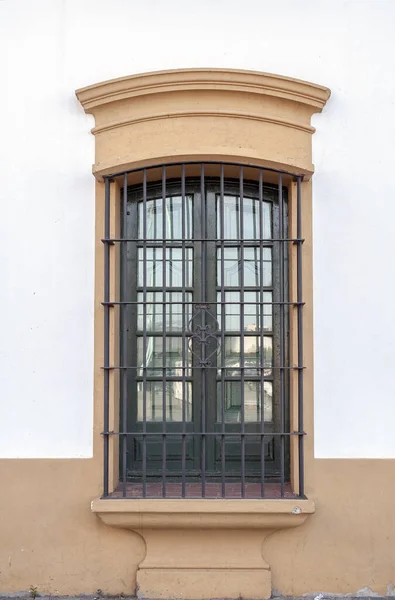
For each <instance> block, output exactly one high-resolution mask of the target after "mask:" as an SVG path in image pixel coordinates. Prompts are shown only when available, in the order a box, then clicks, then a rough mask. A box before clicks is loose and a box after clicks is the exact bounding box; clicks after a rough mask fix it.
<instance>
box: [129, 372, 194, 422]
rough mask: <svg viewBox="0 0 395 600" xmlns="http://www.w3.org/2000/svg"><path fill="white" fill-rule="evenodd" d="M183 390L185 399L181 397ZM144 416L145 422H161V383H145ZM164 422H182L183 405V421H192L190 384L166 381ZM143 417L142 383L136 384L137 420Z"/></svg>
mask: <svg viewBox="0 0 395 600" xmlns="http://www.w3.org/2000/svg"><path fill="white" fill-rule="evenodd" d="M183 389H185V398H184V396H183ZM145 396H146V398H145V400H146V404H145V414H146V420H147V421H162V420H163V382H162V381H147V383H146V393H145ZM165 402H166V421H167V422H172V421H173V422H175V421H176V422H180V421H182V413H183V404H184V403H185V408H184V410H185V420H186V421H191V419H192V388H191V384H190V383H188V382H186V383H184V386H183V383H182V381H167V382H166V384H165ZM143 417H144V392H143V382H141V381H140V382H138V383H137V420H138V421H142V420H143Z"/></svg>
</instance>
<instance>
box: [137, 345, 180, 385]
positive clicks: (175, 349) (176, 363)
mask: <svg viewBox="0 0 395 600" xmlns="http://www.w3.org/2000/svg"><path fill="white" fill-rule="evenodd" d="M146 344H147V347H146V352H145V361H144V338H142V337H138V338H137V364H138V366H139V369H138V372H137V375H138V376H139V377H142V376H143V367H144V366H146V367H147V377H162V374H163V340H162V338H161V337H152V336H147V339H146ZM164 358H165V365H166V376H167V377H182V368H181V367H186V369H185V375H186V376H190V375H191V369H190V367H191V353H190V351H189V348H188V338H186V339H185V356H184V357H183V353H182V338H181V337H168V338H166V352H165V357H164Z"/></svg>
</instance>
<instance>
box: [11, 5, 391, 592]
mask: <svg viewBox="0 0 395 600" xmlns="http://www.w3.org/2000/svg"><path fill="white" fill-rule="evenodd" d="M394 26H395V3H394V2H393V1H392V0H365V1H362V0H321V2H316V1H315V0H299V2H297V3H295V2H293V0H277V1H276V2H271V1H268V0H264V1H262V0H245V1H244V2H242V3H240V2H236V1H235V0H211V1H210V0H201V1H200V2H198V3H196V2H184V1H182V0H169V2H167V3H163V2H161V1H160V0H147V1H146V2H139V1H137V0H84V1H83V2H81V1H80V0H35V2H30V1H29V0H14V1H11V0H0V56H1V57H2V58H1V61H0V81H1V83H2V93H1V94H0V120H1V134H0V161H1V162H0V164H1V184H0V204H1V214H2V218H1V219H0V234H1V240H2V244H1V248H0V257H1V272H2V294H1V297H0V310H1V314H2V317H3V319H2V335H1V337H0V380H1V392H2V394H1V402H0V423H1V435H0V457H1V458H2V459H3V460H1V461H0V478H1V482H2V487H3V491H2V493H1V498H0V506H1V507H2V509H1V511H0V531H1V533H0V539H1V543H0V591H2V590H17V589H23V588H25V589H26V588H28V587H29V585H38V586H39V589H40V591H43V592H54V593H55V592H57V591H58V592H62V593H80V592H87V593H89V592H93V591H94V590H95V589H97V588H101V589H103V591H107V592H121V591H123V592H131V591H132V590H133V586H134V577H135V568H136V565H137V563H138V562H139V560H140V558H141V553H142V549H141V546H140V545H139V544H140V542H139V540H138V539H137V538H135V537H133V534H131V533H130V532H124V531H115V530H112V529H110V528H106V527H105V526H104V525H103V524H101V523H100V522H99V520H98V519H97V518H96V517H95V516H94V515H92V514H91V513H90V508H89V503H90V501H91V500H92V498H94V497H95V496H97V495H98V494H99V493H100V489H99V484H100V457H99V454H100V453H98V452H96V455H97V457H99V458H96V459H95V458H92V457H93V436H92V426H93V277H94V218H95V215H94V179H93V177H92V175H91V172H90V169H91V164H92V163H93V161H94V158H93V152H94V140H93V136H91V135H90V133H89V129H90V128H91V127H92V126H93V119H91V118H89V117H88V116H86V115H85V114H84V112H83V110H82V108H81V106H80V105H79V103H78V101H77V99H76V97H75V95H74V90H75V89H77V88H79V87H83V86H85V85H88V84H90V83H95V82H99V81H103V80H105V79H110V78H114V77H120V76H123V75H128V74H132V73H139V72H145V71H150V70H159V69H168V68H182V67H229V68H242V69H254V70H260V71H267V72H273V73H278V74H282V75H288V76H291V77H297V78H301V79H306V80H308V81H312V82H316V83H321V84H323V85H325V86H328V87H329V88H331V90H332V96H331V99H330V101H329V103H328V105H327V107H326V108H325V110H324V112H323V113H322V114H320V115H318V116H316V117H315V118H314V120H313V124H315V125H316V126H317V133H316V134H315V135H314V137H313V160H314V163H315V167H316V174H315V176H314V178H313V194H314V197H313V210H314V316H315V331H314V336H315V455H316V458H317V460H316V461H315V470H316V472H315V490H314V492H315V493H314V499H315V501H316V504H317V513H316V515H314V517H313V518H312V519H310V520H309V521H308V523H306V526H302V527H300V528H298V529H297V530H295V531H293V532H283V533H280V534H278V535H277V536H273V537H272V538H270V537H269V538H268V540H267V541H266V543H265V549H264V555H265V558H266V559H267V561H268V562H269V564H271V565H272V569H273V584H274V586H275V587H277V588H278V589H280V591H282V592H283V593H288V594H302V593H305V592H314V591H316V590H326V591H329V592H342V593H345V592H355V591H356V590H357V589H358V588H362V587H363V586H365V585H369V586H371V587H372V588H373V589H374V590H375V591H377V592H379V593H385V591H386V586H387V585H388V584H391V582H392V581H391V578H393V577H394V575H393V573H394V567H395V565H394V559H393V550H392V548H393V545H394V539H395V531H394V528H393V507H392V505H393V501H392V498H393V494H394V486H393V479H394V478H393V473H394V462H393V461H391V460H374V459H391V458H395V436H394V434H393V422H394V417H395V402H394V400H395V380H394V377H393V357H394V354H395V342H394V340H395V320H394V319H393V308H392V300H391V299H392V297H393V294H394V286H395V284H394V281H395V262H394V260H393V231H392V230H393V221H392V218H393V217H395V204H394V193H395V184H394V181H393V178H392V176H391V175H392V169H393V139H394V135H395V118H394V97H395V79H394V77H393V73H394V69H395V42H394V38H393V30H394ZM55 458H56V459H59V460H56V461H54V460H49V459H55ZM11 459H26V460H11ZM31 459H36V460H31ZM65 459H73V460H65ZM81 459H85V460H81ZM321 459H326V460H321ZM336 459H343V460H336ZM344 459H372V460H344ZM44 517H45V518H44ZM339 540H340V541H339ZM285 549H286V550H285ZM284 552H285V553H284ZM317 556H319V557H320V564H321V563H322V566H321V568H317Z"/></svg>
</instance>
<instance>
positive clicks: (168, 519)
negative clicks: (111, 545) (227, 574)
mask: <svg viewBox="0 0 395 600" xmlns="http://www.w3.org/2000/svg"><path fill="white" fill-rule="evenodd" d="M91 508H92V512H94V513H96V514H97V515H98V517H99V518H100V519H101V520H102V521H103V523H105V524H106V525H110V526H113V527H121V528H125V529H132V530H137V531H138V530H143V529H165V528H171V529H184V528H185V529H268V530H273V529H284V528H289V527H297V526H299V525H302V524H303V523H304V522H305V520H306V519H307V517H308V515H310V514H312V513H314V512H315V506H314V502H313V501H312V500H308V499H305V500H302V499H298V498H295V499H287V498H283V499H272V500H250V499H235V500H225V499H215V500H213V499H177V500H173V499H172V500H169V499H159V500H152V499H137V498H136V499H116V500H114V499H101V498H97V499H96V500H93V502H92V505H91Z"/></svg>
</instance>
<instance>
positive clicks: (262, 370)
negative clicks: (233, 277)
mask: <svg viewBox="0 0 395 600" xmlns="http://www.w3.org/2000/svg"><path fill="white" fill-rule="evenodd" d="M263 297H264V296H263V177H262V169H259V307H260V313H259V314H260V319H259V329H260V345H261V351H260V355H259V356H260V365H259V366H260V375H261V381H260V384H261V390H260V392H261V423H260V426H261V427H260V430H261V496H262V498H263V497H264V496H265V437H264V433H265V352H264V343H265V338H264V324H265V317H264V310H265V306H266V305H265V304H263ZM272 300H273V298H272Z"/></svg>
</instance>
